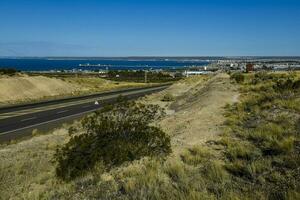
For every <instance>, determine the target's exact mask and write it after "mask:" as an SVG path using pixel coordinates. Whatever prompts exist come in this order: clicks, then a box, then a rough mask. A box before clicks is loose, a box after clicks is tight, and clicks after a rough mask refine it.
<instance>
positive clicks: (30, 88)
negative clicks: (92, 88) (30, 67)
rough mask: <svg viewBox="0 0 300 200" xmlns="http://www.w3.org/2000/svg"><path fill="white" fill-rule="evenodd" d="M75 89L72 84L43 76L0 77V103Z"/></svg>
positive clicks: (76, 88) (68, 91) (59, 93)
mask: <svg viewBox="0 0 300 200" xmlns="http://www.w3.org/2000/svg"><path fill="white" fill-rule="evenodd" d="M77 90H79V88H78V87H76V86H75V85H73V84H69V83H67V82H65V81H62V80H59V79H55V78H47V77H43V76H35V77H9V78H0V103H7V102H14V101H23V100H30V99H40V98H43V97H46V96H56V95H62V94H71V93H72V92H75V91H77Z"/></svg>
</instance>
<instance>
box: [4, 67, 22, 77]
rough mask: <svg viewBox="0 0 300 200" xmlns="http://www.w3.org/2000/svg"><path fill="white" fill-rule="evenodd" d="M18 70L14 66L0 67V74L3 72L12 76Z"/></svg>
mask: <svg viewBox="0 0 300 200" xmlns="http://www.w3.org/2000/svg"><path fill="white" fill-rule="evenodd" d="M17 72H18V71H17V70H16V69H14V68H0V74H4V75H9V76H13V75H15V74H16V73H17Z"/></svg>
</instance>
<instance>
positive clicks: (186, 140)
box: [0, 75, 236, 200]
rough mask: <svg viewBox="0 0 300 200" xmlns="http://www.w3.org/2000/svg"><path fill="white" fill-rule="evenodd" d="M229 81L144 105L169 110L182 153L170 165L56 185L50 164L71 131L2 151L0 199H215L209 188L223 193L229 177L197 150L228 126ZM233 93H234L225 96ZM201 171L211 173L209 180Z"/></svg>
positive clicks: (178, 90)
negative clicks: (224, 112) (225, 118)
mask: <svg viewBox="0 0 300 200" xmlns="http://www.w3.org/2000/svg"><path fill="white" fill-rule="evenodd" d="M228 78H229V77H227V76H225V75H218V76H217V77H207V76H197V77H191V78H188V79H186V80H182V81H180V82H178V83H176V84H174V85H173V86H171V87H170V88H169V89H167V90H166V91H163V92H160V93H157V94H153V95H150V96H148V97H147V98H144V99H142V100H141V101H142V102H144V103H157V104H159V105H161V106H164V107H165V108H167V109H168V115H167V117H166V119H164V120H163V121H162V122H160V123H159V125H161V126H162V128H164V129H165V130H166V131H167V133H168V134H171V135H173V138H172V143H173V145H174V148H175V150H176V149H177V150H176V151H175V153H174V154H173V155H171V156H170V157H168V158H167V161H166V162H162V161H160V160H153V159H150V158H144V159H142V160H139V161H134V162H132V163H127V164H124V165H123V166H121V167H119V168H115V169H112V170H111V171H108V172H105V173H103V168H102V166H101V164H99V165H98V167H96V169H94V170H92V171H91V172H90V173H88V174H87V175H86V176H84V177H80V178H78V179H76V180H74V181H71V182H70V183H64V182H59V181H57V179H56V177H55V173H54V168H55V164H54V163H52V162H51V159H52V156H53V154H54V152H55V147H56V146H60V145H63V144H64V142H65V141H66V140H68V138H69V136H68V134H67V132H66V128H63V129H60V130H57V131H54V132H53V133H52V134H49V135H43V136H36V137H34V138H32V139H30V140H27V141H23V142H20V143H17V144H12V145H8V146H3V147H0V159H1V163H0V193H1V194H2V195H1V196H0V199H1V198H3V199H168V200H169V199H215V196H214V195H212V193H211V192H209V191H208V190H207V185H209V186H210V187H212V189H213V190H216V191H219V190H221V191H222V190H224V185H225V183H226V181H227V179H228V176H227V173H226V172H225V171H223V170H222V167H221V166H222V163H219V162H216V161H214V162H211V161H210V156H211V153H210V152H208V150H207V149H206V148H204V149H202V147H201V146H196V147H193V145H194V144H201V142H203V141H205V140H206V139H207V138H212V137H216V136H217V134H218V128H216V127H215V126H220V124H221V123H222V122H223V121H222V120H223V118H218V116H219V115H221V114H222V109H223V108H222V106H223V104H226V103H228V102H229V103H230V102H233V101H235V100H236V96H235V97H234V96H232V95H233V94H236V93H235V91H233V90H232V88H227V87H229V85H228ZM206 84H208V85H211V86H208V85H206ZM201 88H206V89H204V90H202V89H201ZM228 91H231V92H229V93H228V94H227V95H226V94H225V93H226V92H228ZM166 93H171V94H172V95H173V96H174V97H175V100H174V102H162V101H161V98H162V96H163V95H165V94H166ZM189 93H190V95H188V94H189ZM200 94H201V95H200ZM195 95H196V96H197V99H195V98H193V97H194V96H195ZM216 98H219V99H216ZM222 99H224V100H225V102H224V103H221V100H222ZM183 102H184V103H183ZM208 104H213V105H214V106H212V107H211V106H210V105H208ZM172 106H175V108H176V109H174V108H173V107H172ZM205 107H207V108H205ZM206 109H207V110H206ZM206 115H208V118H207V117H206ZM209 120H211V122H209ZM185 124H186V125H185ZM199 126H200V127H199ZM192 131H196V132H195V133H193V132H192ZM208 134H209V136H212V137H207V136H208ZM203 160H204V161H205V162H202V161H203ZM203 163H204V164H205V166H203ZM206 165H207V166H208V167H207V166H206ZM200 170H206V171H205V173H204V174H205V176H203V174H201V173H199V171H200ZM15 172H17V173H15ZM206 174H207V177H206ZM210 179H211V180H213V181H216V183H214V182H210ZM227 199H230V196H229V197H228V198H227Z"/></svg>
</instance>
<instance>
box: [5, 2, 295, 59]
mask: <svg viewBox="0 0 300 200" xmlns="http://www.w3.org/2000/svg"><path fill="white" fill-rule="evenodd" d="M243 55H245V56H246V55H248V56H300V0H203V1H202V0H198V1H193V0H185V1H183V0H182V1H178V0H172V1H166V0H160V1H158V0H144V1H143V0H139V1H138V0H128V1H125V0H123V1H118V0H115V1H113V0H111V1H109V0H104V1H101V0H0V56H243Z"/></svg>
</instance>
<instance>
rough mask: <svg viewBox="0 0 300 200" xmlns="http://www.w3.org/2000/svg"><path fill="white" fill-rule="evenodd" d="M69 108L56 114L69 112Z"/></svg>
mask: <svg viewBox="0 0 300 200" xmlns="http://www.w3.org/2000/svg"><path fill="white" fill-rule="evenodd" d="M68 111H69V110H63V111H59V112H57V113H56V114H61V113H65V112H68Z"/></svg>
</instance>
